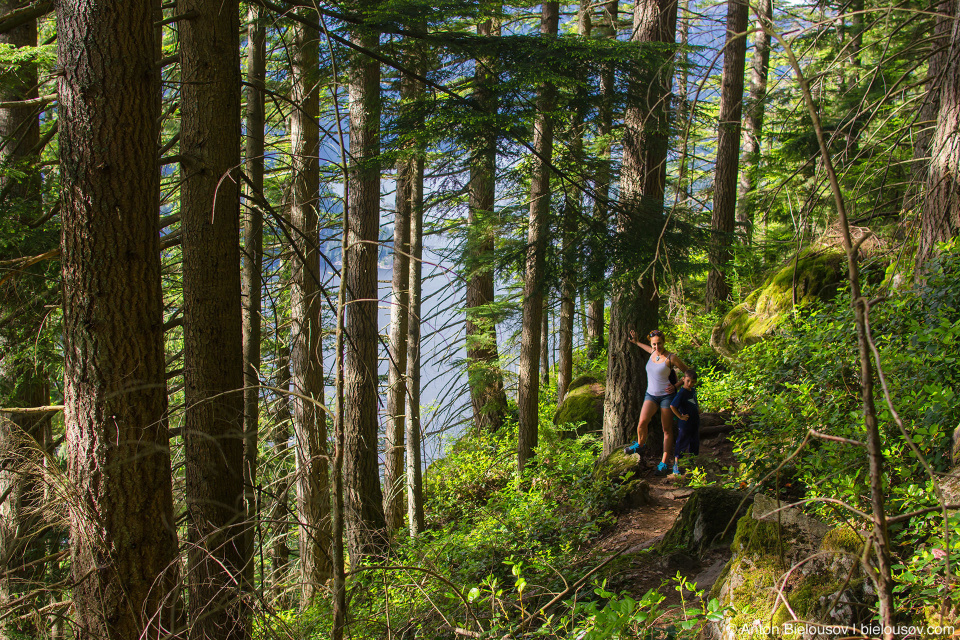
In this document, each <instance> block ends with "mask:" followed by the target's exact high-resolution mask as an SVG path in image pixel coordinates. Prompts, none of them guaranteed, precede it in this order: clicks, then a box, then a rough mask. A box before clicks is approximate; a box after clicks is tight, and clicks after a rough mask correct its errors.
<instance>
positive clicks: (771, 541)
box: [703, 496, 870, 640]
mask: <svg viewBox="0 0 960 640" xmlns="http://www.w3.org/2000/svg"><path fill="white" fill-rule="evenodd" d="M771 503H773V504H776V501H774V500H772V499H769V498H766V499H760V497H759V496H758V500H757V501H755V503H754V505H753V506H752V507H750V510H749V512H748V515H746V516H744V517H743V518H741V519H740V520H739V522H738V523H737V531H736V534H735V535H734V539H733V543H732V544H731V545H730V550H731V551H732V553H733V555H732V557H731V559H730V562H729V563H728V564H727V566H726V567H725V568H724V571H723V573H722V574H721V576H720V578H718V579H717V581H716V583H714V586H713V589H712V590H711V593H710V597H711V598H717V599H718V600H719V601H720V603H721V605H724V606H731V607H732V609H733V615H732V616H730V617H728V618H726V619H724V620H723V621H722V622H710V623H708V625H707V627H706V628H705V629H704V634H703V638H705V639H715V640H716V639H720V638H722V639H724V640H746V639H747V638H756V637H757V635H758V634H759V635H761V636H773V637H779V638H791V639H800V638H803V640H813V639H814V637H815V636H814V635H812V634H811V633H810V629H811V628H815V627H810V628H808V627H805V626H803V625H801V624H799V623H794V622H793V620H794V618H793V616H791V615H790V613H789V611H788V609H787V607H785V606H784V605H783V603H782V601H778V599H777V591H778V589H780V588H783V590H784V595H785V596H786V598H787V602H789V603H790V608H791V609H793V611H794V613H795V614H796V615H797V618H799V619H802V620H805V621H808V622H812V623H815V624H819V625H837V624H849V625H854V624H856V623H858V622H861V620H860V618H859V616H860V615H862V614H863V613H864V612H865V611H868V610H869V606H864V605H866V604H867V603H868V601H869V600H870V596H869V595H868V585H867V583H866V582H865V581H864V578H863V575H862V574H861V573H860V572H859V571H854V572H853V573H852V574H851V571H850V568H851V566H852V564H851V563H847V562H837V561H836V559H837V558H849V556H848V555H847V554H848V553H855V552H857V550H862V542H861V541H860V538H859V536H858V535H857V534H856V533H855V532H853V531H852V530H851V529H850V528H849V527H845V528H844V527H841V528H837V529H832V530H827V533H826V534H820V533H819V532H820V531H821V528H820V527H823V528H826V527H825V525H823V524H822V523H819V524H820V527H817V526H814V525H812V524H810V523H806V524H804V523H803V522H802V519H803V518H806V516H802V517H799V516H798V517H797V518H793V519H789V523H788V522H787V521H785V519H784V518H782V517H781V518H780V520H779V521H778V519H777V517H776V514H771V513H770V511H769V510H770V506H771ZM786 513H787V511H783V512H780V514H781V515H783V514H786ZM808 519H809V518H808ZM810 520H812V519H810ZM817 551H819V552H820V553H819V554H817V553H815V552H817ZM824 551H828V552H829V551H834V552H840V551H842V552H843V553H822V552H824ZM800 560H806V561H805V562H803V563H802V564H801V565H800V566H799V567H798V568H797V569H796V570H795V571H794V574H793V575H794V576H795V577H798V578H799V580H790V581H788V582H787V584H784V583H783V576H784V574H785V572H786V571H787V569H788V568H789V567H791V566H795V565H796V564H797V563H798V562H799V561H800ZM848 577H849V578H850V579H849V581H848ZM845 583H846V584H845ZM841 589H842V593H841ZM838 595H839V597H838ZM835 601H837V605H836V606H834V607H832V608H831V605H833V603H834V602H835ZM758 622H759V624H760V625H761V627H762V629H757V628H756V626H757V624H758Z"/></svg>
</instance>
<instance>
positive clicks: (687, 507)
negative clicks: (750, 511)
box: [660, 487, 747, 557]
mask: <svg viewBox="0 0 960 640" xmlns="http://www.w3.org/2000/svg"><path fill="white" fill-rule="evenodd" d="M743 499H744V494H743V493H741V492H740V491H732V490H730V489H723V488H721V487H700V488H698V489H696V490H694V492H693V493H692V494H690V497H689V498H687V501H686V502H685V503H684V505H683V509H681V510H680V514H679V515H678V516H677V521H676V522H675V523H674V524H673V527H672V528H671V529H670V531H668V532H667V533H666V535H665V536H664V537H663V540H662V541H661V543H660V548H661V549H662V550H664V551H668V550H672V549H682V550H685V551H686V552H688V553H690V554H692V555H694V556H697V557H700V556H702V555H703V554H704V553H705V552H706V551H707V550H708V549H709V548H711V547H715V546H728V545H729V544H730V543H731V542H732V541H733V534H734V532H735V531H736V529H737V527H736V522H737V520H739V519H740V517H741V516H743V515H745V514H746V512H747V505H745V504H743Z"/></svg>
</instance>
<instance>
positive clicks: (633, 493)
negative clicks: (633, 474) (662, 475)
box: [619, 478, 651, 513]
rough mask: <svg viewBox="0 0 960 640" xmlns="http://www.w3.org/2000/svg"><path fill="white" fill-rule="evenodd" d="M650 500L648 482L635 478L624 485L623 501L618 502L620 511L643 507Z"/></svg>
mask: <svg viewBox="0 0 960 640" xmlns="http://www.w3.org/2000/svg"><path fill="white" fill-rule="evenodd" d="M650 502H651V498H650V483H648V482H647V481H646V480H641V479H639V478H635V479H633V480H630V481H628V482H627V484H626V486H624V496H623V502H621V503H620V509H619V510H620V512H621V513H622V512H624V511H629V510H630V509H636V508H637V507H645V506H647V505H649V504H650Z"/></svg>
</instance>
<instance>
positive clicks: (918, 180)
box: [903, 0, 955, 211]
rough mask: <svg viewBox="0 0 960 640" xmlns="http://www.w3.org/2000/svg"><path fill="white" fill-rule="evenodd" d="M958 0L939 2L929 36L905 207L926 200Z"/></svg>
mask: <svg viewBox="0 0 960 640" xmlns="http://www.w3.org/2000/svg"><path fill="white" fill-rule="evenodd" d="M954 4H955V0H942V2H940V3H939V4H938V5H936V11H937V16H936V18H935V19H934V27H933V37H932V38H931V39H930V47H931V50H930V53H929V54H928V58H927V79H926V82H925V84H926V93H925V94H924V97H923V103H921V105H920V113H919V115H918V117H917V120H918V122H917V123H916V126H917V127H918V129H917V133H916V138H915V142H914V144H913V166H912V173H913V180H912V181H911V182H910V184H909V185H907V189H906V194H905V195H904V198H903V210H904V211H912V210H913V209H915V208H917V207H918V206H920V205H922V204H923V200H922V198H921V197H920V194H921V193H922V191H923V189H922V187H923V184H924V183H925V182H926V178H927V173H928V171H929V166H930V162H929V160H930V158H929V155H930V142H931V140H933V133H934V130H935V125H936V123H937V114H938V113H939V111H940V87H941V85H942V84H943V81H944V80H945V79H944V78H941V77H940V75H941V74H942V73H943V72H944V67H945V66H946V63H947V60H948V55H947V54H948V52H949V51H950V49H949V46H950V33H951V31H952V30H953V14H954V10H953V9H954Z"/></svg>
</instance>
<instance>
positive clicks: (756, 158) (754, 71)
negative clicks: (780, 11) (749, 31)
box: [737, 0, 773, 246]
mask: <svg viewBox="0 0 960 640" xmlns="http://www.w3.org/2000/svg"><path fill="white" fill-rule="evenodd" d="M760 11H761V18H760V29H759V30H758V31H757V32H756V34H755V35H754V41H753V59H752V61H751V64H750V92H749V98H750V99H749V102H748V103H747V110H746V114H745V117H744V129H745V131H744V133H745V135H744V140H743V154H742V155H741V157H740V188H739V193H738V196H737V226H738V227H739V228H740V229H741V231H742V233H743V238H744V241H745V243H746V244H747V246H750V245H751V244H752V243H753V218H754V214H755V212H756V203H755V202H754V191H756V188H757V184H756V181H757V175H758V170H759V167H760V144H761V140H762V137H763V109H764V107H765V103H766V99H767V72H768V71H769V69H770V33H769V32H768V31H767V30H766V29H765V28H764V27H769V25H771V24H773V1H772V0H761V3H760Z"/></svg>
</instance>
